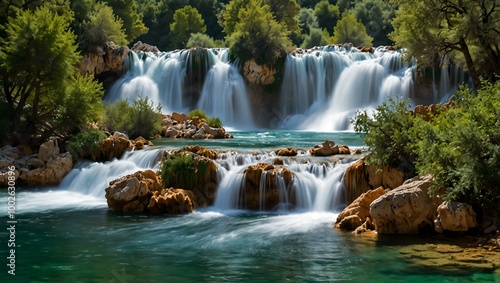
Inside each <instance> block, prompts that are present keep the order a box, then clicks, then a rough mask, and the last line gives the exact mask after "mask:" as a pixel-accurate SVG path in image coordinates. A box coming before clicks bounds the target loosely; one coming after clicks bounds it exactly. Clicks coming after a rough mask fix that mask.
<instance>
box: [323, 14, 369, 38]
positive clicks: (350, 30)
mask: <svg viewBox="0 0 500 283" xmlns="http://www.w3.org/2000/svg"><path fill="white" fill-rule="evenodd" d="M372 40H373V38H372V37H371V36H369V35H368V34H367V33H366V28H365V26H364V25H363V23H362V22H360V21H358V20H356V18H355V17H354V15H353V14H352V13H347V14H346V15H345V16H344V17H342V19H340V20H339V21H338V22H337V25H336V26H335V27H334V28H333V38H332V41H333V43H352V44H353V45H354V46H371V45H372Z"/></svg>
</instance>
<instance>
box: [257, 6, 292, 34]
mask: <svg viewBox="0 0 500 283" xmlns="http://www.w3.org/2000/svg"><path fill="white" fill-rule="evenodd" d="M265 3H266V4H267V5H269V8H270V9H271V12H272V13H273V15H274V17H275V18H276V21H278V22H280V23H284V24H285V26H286V28H287V29H288V31H290V32H295V31H298V30H299V22H298V21H297V16H298V14H299V11H300V6H299V5H297V2H295V0H266V1H265Z"/></svg>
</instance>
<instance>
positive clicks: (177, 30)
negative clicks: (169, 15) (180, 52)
mask: <svg viewBox="0 0 500 283" xmlns="http://www.w3.org/2000/svg"><path fill="white" fill-rule="evenodd" d="M170 30H171V31H172V33H173V34H174V35H175V38H176V39H175V40H176V41H177V44H178V47H181V48H184V47H185V46H186V43H187V42H188V40H189V38H190V37H191V34H192V33H205V31H206V30H207V27H206V26H205V21H204V20H203V18H202V17H201V15H200V13H198V10H197V9H196V8H193V7H191V6H189V5H188V6H185V7H184V8H181V9H178V10H176V11H175V14H174V22H173V23H171V24H170Z"/></svg>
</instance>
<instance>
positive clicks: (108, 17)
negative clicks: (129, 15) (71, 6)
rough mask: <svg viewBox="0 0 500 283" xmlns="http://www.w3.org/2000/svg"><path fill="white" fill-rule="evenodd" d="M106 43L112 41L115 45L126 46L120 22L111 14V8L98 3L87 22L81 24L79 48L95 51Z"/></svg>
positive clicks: (126, 42)
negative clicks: (81, 32) (81, 31)
mask: <svg viewBox="0 0 500 283" xmlns="http://www.w3.org/2000/svg"><path fill="white" fill-rule="evenodd" d="M108 41H113V42H114V43H115V44H117V45H126V44H128V40H127V38H126V35H125V30H124V29H123V23H122V20H121V19H120V18H118V17H117V16H115V14H113V9H111V7H109V6H106V4H104V3H99V4H98V5H97V6H95V7H94V9H92V10H91V11H90V12H89V15H88V21H85V22H84V24H83V34H82V36H81V37H80V48H81V49H82V50H86V51H96V50H97V48H98V47H103V46H105V45H106V42H108Z"/></svg>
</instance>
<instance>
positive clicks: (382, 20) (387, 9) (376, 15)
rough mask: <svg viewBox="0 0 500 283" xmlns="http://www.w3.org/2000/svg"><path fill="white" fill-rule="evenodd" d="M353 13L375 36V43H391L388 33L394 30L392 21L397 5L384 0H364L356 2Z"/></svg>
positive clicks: (370, 33)
mask: <svg viewBox="0 0 500 283" xmlns="http://www.w3.org/2000/svg"><path fill="white" fill-rule="evenodd" d="M353 13H354V15H355V17H356V19H358V20H360V21H361V22H362V23H363V24H364V25H365V27H366V32H367V33H368V35H369V36H371V37H373V45H375V46H380V45H391V44H392V42H391V40H389V38H388V37H387V34H388V33H390V32H392V31H393V28H392V25H391V21H392V19H393V18H394V17H395V7H394V5H392V4H390V3H389V2H387V1H384V0H364V1H359V2H356V4H355V6H354V10H353Z"/></svg>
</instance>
